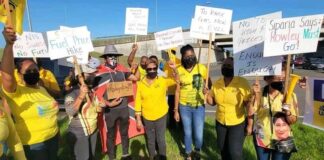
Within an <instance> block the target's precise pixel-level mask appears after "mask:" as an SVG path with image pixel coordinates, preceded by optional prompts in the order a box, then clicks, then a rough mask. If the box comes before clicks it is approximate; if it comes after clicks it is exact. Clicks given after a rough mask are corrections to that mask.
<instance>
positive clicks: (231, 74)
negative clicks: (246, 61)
mask: <svg viewBox="0 0 324 160" xmlns="http://www.w3.org/2000/svg"><path fill="white" fill-rule="evenodd" d="M222 75H223V76H224V77H234V69H233V68H227V67H222Z"/></svg>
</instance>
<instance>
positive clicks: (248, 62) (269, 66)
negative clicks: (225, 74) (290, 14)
mask: <svg viewBox="0 0 324 160" xmlns="http://www.w3.org/2000/svg"><path fill="white" fill-rule="evenodd" d="M277 18H281V12H275V13H271V14H267V15H262V16H258V17H253V18H249V19H244V20H240V21H236V22H233V53H234V54H233V56H234V75H236V76H265V75H280V74H281V61H282V59H281V57H280V56H276V57H263V47H264V33H265V25H266V22H267V20H268V19H277Z"/></svg>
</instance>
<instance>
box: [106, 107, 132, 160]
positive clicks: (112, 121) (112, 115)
mask: <svg viewBox="0 0 324 160" xmlns="http://www.w3.org/2000/svg"><path fill="white" fill-rule="evenodd" d="M105 120H106V124H107V129H108V133H107V134H108V135H107V138H108V139H107V146H108V157H109V159H111V160H112V159H115V158H116V145H115V139H116V129H117V126H118V128H119V132H120V136H121V143H122V149H123V155H128V147H129V139H128V126H129V111H128V107H126V108H121V109H111V110H109V111H106V112H105Z"/></svg>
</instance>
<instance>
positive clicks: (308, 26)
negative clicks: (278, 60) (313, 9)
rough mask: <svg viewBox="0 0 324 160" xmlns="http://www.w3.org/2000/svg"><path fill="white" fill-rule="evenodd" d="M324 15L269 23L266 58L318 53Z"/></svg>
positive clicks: (266, 36) (265, 47)
mask: <svg viewBox="0 0 324 160" xmlns="http://www.w3.org/2000/svg"><path fill="white" fill-rule="evenodd" d="M323 16H324V15H312V16H302V17H294V18H283V19H274V20H269V21H267V24H266V32H265V41H264V56H265V57H270V56H277V55H287V54H300V53H310V52H316V50H317V45H318V38H319V36H320V32H321V25H322V21H323Z"/></svg>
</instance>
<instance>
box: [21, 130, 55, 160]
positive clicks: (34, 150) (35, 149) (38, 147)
mask: <svg viewBox="0 0 324 160" xmlns="http://www.w3.org/2000/svg"><path fill="white" fill-rule="evenodd" d="M58 141H59V133H58V134H57V135H56V136H54V137H53V138H51V139H48V140H46V141H44V142H41V143H37V144H32V145H24V150H25V154H26V158H27V159H28V160H44V159H46V160H57V159H58V157H57V152H58V148H59V144H58Z"/></svg>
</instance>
